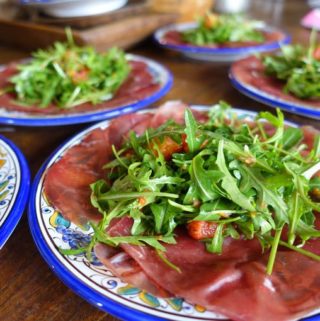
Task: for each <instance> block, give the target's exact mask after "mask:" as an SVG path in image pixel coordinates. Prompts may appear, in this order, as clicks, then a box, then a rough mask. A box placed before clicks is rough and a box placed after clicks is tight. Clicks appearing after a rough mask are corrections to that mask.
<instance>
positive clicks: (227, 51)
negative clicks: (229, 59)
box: [153, 23, 291, 55]
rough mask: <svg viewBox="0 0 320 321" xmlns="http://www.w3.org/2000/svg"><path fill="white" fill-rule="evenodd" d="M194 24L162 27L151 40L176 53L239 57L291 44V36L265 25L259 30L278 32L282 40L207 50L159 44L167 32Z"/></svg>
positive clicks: (205, 48) (197, 47)
mask: <svg viewBox="0 0 320 321" xmlns="http://www.w3.org/2000/svg"><path fill="white" fill-rule="evenodd" d="M195 25H196V24H195V23H177V24H171V25H169V26H165V27H162V28H160V29H158V30H157V31H156V32H155V33H154V35H153V39H154V40H155V42H156V43H157V44H158V45H159V46H161V47H163V48H167V49H171V50H175V51H178V52H182V53H184V52H186V53H195V54H212V55H240V54H250V53H252V52H264V51H272V50H276V49H279V48H280V46H282V45H286V44H288V43H290V42H291V36H290V35H289V34H288V33H287V32H285V31H282V30H280V29H278V28H275V27H271V26H268V25H265V26H264V27H262V28H261V30H264V31H266V32H274V31H276V32H279V33H281V34H282V36H283V38H282V39H281V40H279V41H273V42H270V43H268V44H260V45H255V46H247V47H239V48H223V47H220V48H208V47H199V46H194V45H170V44H165V43H162V42H161V38H162V36H163V34H164V33H165V32H167V31H169V30H177V27H179V26H180V27H181V26H195Z"/></svg>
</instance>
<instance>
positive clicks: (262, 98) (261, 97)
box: [229, 66, 320, 119]
mask: <svg viewBox="0 0 320 321" xmlns="http://www.w3.org/2000/svg"><path fill="white" fill-rule="evenodd" d="M229 79H230V81H231V84H232V85H233V86H234V87H235V88H236V89H237V90H238V91H240V92H241V93H243V94H244V95H246V96H248V97H249V98H252V99H254V100H256V101H258V102H261V103H264V104H266V105H268V106H271V107H274V108H277V107H279V108H281V109H283V110H285V111H287V112H290V113H294V114H298V115H301V116H305V117H311V118H316V119H320V108H319V109H318V110H317V109H315V108H308V107H306V106H303V105H299V104H296V103H290V102H287V101H285V100H283V99H280V98H277V97H275V96H273V95H270V94H268V93H265V92H263V91H262V90H259V89H257V88H254V87H252V86H250V85H247V84H245V83H243V82H242V81H240V80H239V79H238V78H237V76H236V75H235V74H234V73H233V72H232V66H231V68H230V70H229Z"/></svg>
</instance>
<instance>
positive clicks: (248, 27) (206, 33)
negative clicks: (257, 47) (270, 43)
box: [182, 13, 265, 46]
mask: <svg viewBox="0 0 320 321" xmlns="http://www.w3.org/2000/svg"><path fill="white" fill-rule="evenodd" d="M259 25H260V22H258V21H248V20H245V19H244V18H243V17H242V16H239V15H216V14H213V13H207V14H206V15H205V16H203V17H201V18H200V19H199V22H198V26H197V27H196V28H195V29H190V30H187V31H184V32H183V33H182V38H183V40H184V41H186V42H188V43H192V44H195V45H198V46H203V45H210V44H223V43H226V42H236V41H243V42H245V41H254V42H263V41H264V40H265V38H264V35H263V34H262V33H261V32H260V31H259V30H257V27H258V26H259Z"/></svg>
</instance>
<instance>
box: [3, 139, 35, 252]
mask: <svg viewBox="0 0 320 321" xmlns="http://www.w3.org/2000/svg"><path fill="white" fill-rule="evenodd" d="M29 188H30V171H29V167H28V164H27V162H26V159H25V157H24V156H23V154H22V153H21V151H20V150H19V149H18V147H17V146H15V145H14V144H13V143H12V142H11V141H10V140H8V139H7V138H5V137H3V136H0V249H1V248H2V247H3V246H4V244H5V243H6V241H7V240H8V239H9V237H10V235H11V234H12V233H13V231H14V229H15V227H16V226H17V224H18V223H19V220H20V218H21V216H22V214H23V212H24V209H25V206H26V203H27V200H28V196H29Z"/></svg>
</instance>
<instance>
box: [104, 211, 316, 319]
mask: <svg viewBox="0 0 320 321" xmlns="http://www.w3.org/2000/svg"><path fill="white" fill-rule="evenodd" d="M131 225H132V221H131V219H130V218H128V217H125V218H123V219H122V220H121V221H120V222H119V221H118V222H117V223H116V224H114V225H113V226H112V228H111V229H110V230H109V234H111V235H113V236H120V235H128V233H130V227H131ZM176 235H177V237H176V240H177V244H175V245H170V244H164V246H165V248H166V252H165V254H166V257H167V259H168V260H169V261H170V262H171V263H173V264H175V265H176V266H177V267H179V268H180V270H181V273H179V272H177V271H175V270H174V269H172V268H171V267H169V266H168V265H167V264H166V263H165V262H163V261H162V260H161V258H159V256H158V254H157V253H156V251H155V250H154V249H152V248H150V247H148V246H134V245H128V244H122V246H121V247H122V248H123V249H124V250H125V251H126V253H128V254H129V255H130V256H131V257H132V258H134V260H135V261H136V262H137V263H138V264H139V265H140V267H141V268H142V269H143V270H144V272H145V273H146V275H148V277H149V278H150V280H151V282H156V283H157V284H159V285H160V286H162V287H163V288H164V289H166V290H167V291H169V292H171V293H174V294H175V295H176V296H178V297H183V298H184V299H185V300H186V301H188V302H190V303H194V304H200V305H202V306H205V307H206V308H208V309H209V310H213V311H215V312H219V313H221V314H223V315H225V316H227V317H229V318H231V319H232V320H236V321H286V320H292V319H293V318H298V317H300V316H302V315H304V314H306V313H308V312H310V311H312V310H314V309H316V308H318V307H319V305H320V293H319V289H320V276H319V267H320V264H319V263H318V262H315V261H313V260H311V259H309V258H307V257H305V256H303V255H301V254H299V253H295V252H293V251H285V250H281V251H279V252H278V254H277V260H276V264H275V266H274V271H273V274H272V276H267V275H266V264H267V260H268V254H265V255H262V254H261V247H260V244H259V242H258V241H256V240H233V239H226V240H225V242H224V248H223V252H222V254H221V255H216V254H211V253H208V252H207V251H206V249H205V247H204V244H203V243H201V242H198V241H196V240H194V239H192V238H191V237H189V235H188V234H187V232H186V230H184V229H182V228H179V229H177V230H176ZM313 242H316V243H317V244H316V245H315V244H313V246H315V247H319V246H320V241H319V240H317V241H313ZM302 271H303V272H302ZM293 280H294V281H293ZM132 281H133V282H134V280H132Z"/></svg>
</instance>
